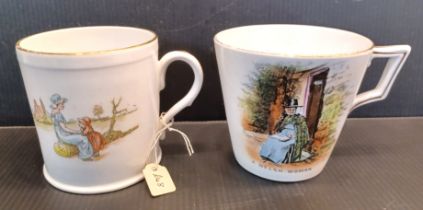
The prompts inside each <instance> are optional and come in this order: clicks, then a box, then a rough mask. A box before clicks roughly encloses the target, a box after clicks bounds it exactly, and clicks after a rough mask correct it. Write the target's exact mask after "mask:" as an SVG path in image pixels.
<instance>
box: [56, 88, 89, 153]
mask: <svg viewBox="0 0 423 210" xmlns="http://www.w3.org/2000/svg"><path fill="white" fill-rule="evenodd" d="M50 101H51V103H52V105H51V108H52V109H53V110H54V111H52V114H51V118H52V120H53V127H54V132H55V133H56V136H57V138H58V139H59V141H61V142H64V143H67V144H71V145H75V146H76V147H77V148H78V150H79V154H78V156H79V158H80V159H83V160H88V159H90V158H91V157H92V156H93V154H94V151H93V148H92V146H91V144H90V142H89V141H88V138H87V137H86V136H84V135H81V133H78V132H77V131H75V132H70V131H71V130H70V129H69V128H66V129H65V128H64V126H65V123H66V119H65V117H64V116H63V114H62V110H63V109H64V103H65V102H66V101H67V99H66V98H62V97H61V96H60V95H59V94H53V95H52V96H51V97H50Z"/></svg>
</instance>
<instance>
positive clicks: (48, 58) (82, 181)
mask: <svg viewBox="0 0 423 210" xmlns="http://www.w3.org/2000/svg"><path fill="white" fill-rule="evenodd" d="M16 53H17V57H18V60H19V65H20V68H21V73H22V76H23V80H24V83H25V88H26V93H27V96H28V100H29V103H30V106H31V110H32V113H33V117H34V122H35V126H36V129H37V133H38V137H39V140H40V146H41V151H42V155H43V159H44V171H43V172H44V176H45V178H46V179H47V181H48V182H49V183H50V184H52V185H53V186H55V187H57V188H59V189H61V190H64V191H68V192H73V193H83V194H90V193H103V192H109V191H114V190H118V189H121V188H124V187H127V186H129V185H132V184H134V183H136V182H138V181H140V180H141V179H143V174H142V169H143V168H144V166H145V165H146V164H148V163H152V162H159V161H160V158H161V150H160V147H159V146H156V147H155V145H154V142H155V136H156V133H157V131H158V130H159V129H160V128H161V127H162V123H168V122H169V121H170V120H171V119H172V118H173V117H174V116H175V115H176V114H177V113H178V112H179V111H181V110H182V109H183V108H185V107H187V106H189V105H191V103H192V102H193V101H194V99H195V98H196V97H197V95H198V93H199V91H200V89H201V85H202V82H203V72H202V69H201V66H200V63H199V62H198V61H197V59H195V58H194V57H193V56H192V55H190V54H188V53H186V52H181V51H174V52H170V53H168V54H166V55H164V56H163V57H162V58H161V59H160V60H159V59H158V38H157V35H156V34H155V33H153V32H151V31H149V30H145V29H139V28H132V27H119V26H92V27H79V28H68V29H59V30H54V31H48V32H43V33H40V34H36V35H32V36H29V37H26V38H24V39H22V40H20V41H18V43H17V44H16ZM176 60H181V61H184V62H186V63H187V64H189V65H190V66H191V68H192V70H193V72H194V75H195V78H194V83H193V85H192V87H191V89H190V90H189V92H188V94H187V95H186V96H185V97H184V98H182V99H181V100H180V101H179V102H177V103H176V104H175V105H174V106H173V107H172V108H171V109H170V110H169V111H168V112H167V113H166V114H165V115H164V116H162V118H160V113H159V112H160V111H159V92H160V90H162V89H163V88H164V87H165V82H164V81H165V80H164V79H165V73H166V69H167V67H168V65H169V64H170V63H171V62H173V61H176Z"/></svg>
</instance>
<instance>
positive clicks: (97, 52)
mask: <svg viewBox="0 0 423 210" xmlns="http://www.w3.org/2000/svg"><path fill="white" fill-rule="evenodd" d="M89 27H90V26H88V27H86V28H89ZM91 27H108V26H91ZM110 27H122V28H132V29H139V30H144V31H148V32H150V33H152V34H153V35H154V36H153V38H151V39H150V40H147V41H145V42H143V43H139V44H135V45H131V46H128V47H122V48H115V49H110V50H98V51H85V52H69V53H65V52H57V53H56V52H43V51H35V50H29V49H26V48H23V47H22V46H21V45H20V43H21V42H22V41H23V40H25V39H28V38H31V37H33V36H37V35H39V34H42V33H47V32H51V31H56V30H51V31H46V32H41V33H37V34H34V35H30V36H27V37H24V38H22V39H20V40H18V41H17V42H16V45H15V47H16V49H18V50H20V51H23V52H27V53H33V54H39V55H63V56H81V55H102V54H108V53H111V52H115V51H123V50H128V49H133V48H137V47H141V46H144V45H147V44H150V43H152V42H154V41H155V40H157V38H158V37H157V34H156V33H154V32H153V31H151V30H148V29H143V28H135V27H124V26H110ZM76 28H78V27H76ZM81 28H83V27H81ZM63 29H72V28H63ZM63 29H57V30H63Z"/></svg>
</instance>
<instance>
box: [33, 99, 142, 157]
mask: <svg viewBox="0 0 423 210" xmlns="http://www.w3.org/2000/svg"><path fill="white" fill-rule="evenodd" d="M68 101H69V100H68V99H67V98H65V97H63V96H61V95H60V94H57V93H55V94H53V95H51V97H50V103H51V104H50V109H51V112H50V113H47V111H46V109H45V107H44V103H42V100H41V99H40V101H39V102H37V101H36V100H34V109H33V113H34V114H33V115H34V121H35V123H36V125H37V126H38V127H40V128H46V129H49V128H50V126H51V127H52V128H53V132H54V134H55V136H56V138H57V142H55V143H54V146H53V149H54V151H55V152H56V154H58V155H60V156H62V157H73V156H78V157H79V159H81V160H98V159H100V158H101V154H100V153H101V150H103V149H104V148H105V147H106V146H107V145H108V144H109V143H111V142H113V141H116V140H118V139H120V138H123V137H125V136H126V135H129V134H130V133H132V132H133V131H134V130H136V129H137V128H138V127H139V125H135V126H133V127H131V128H129V129H127V130H125V131H122V130H116V129H115V124H116V123H117V122H118V121H121V120H124V119H123V118H124V116H126V115H129V114H131V113H133V112H135V111H137V108H136V107H135V106H134V108H132V109H131V110H129V109H128V108H120V106H121V102H122V98H118V99H115V98H113V99H112V100H111V105H112V110H111V116H105V117H101V115H102V114H103V113H104V109H103V107H102V106H101V105H94V107H93V110H92V111H93V115H94V116H95V117H88V116H82V117H79V118H78V119H70V120H67V119H66V118H65V116H64V114H63V110H64V109H65V104H66V103H68ZM96 127H97V128H96ZM103 127H107V130H106V131H103V132H101V131H100V130H99V128H103Z"/></svg>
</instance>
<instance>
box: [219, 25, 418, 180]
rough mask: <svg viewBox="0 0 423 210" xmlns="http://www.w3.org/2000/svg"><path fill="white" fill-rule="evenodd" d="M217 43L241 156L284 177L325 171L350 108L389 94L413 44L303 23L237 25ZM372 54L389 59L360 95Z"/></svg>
mask: <svg viewBox="0 0 423 210" xmlns="http://www.w3.org/2000/svg"><path fill="white" fill-rule="evenodd" d="M214 43H215V49H216V56H217V61H218V67H219V75H220V80H221V85H222V91H223V97H224V103H225V110H226V117H227V121H228V125H229V131H230V136H231V141H232V147H233V151H234V154H235V158H236V160H237V161H238V163H239V164H240V165H241V166H242V167H244V168H245V169H246V170H248V171H250V172H251V173H253V174H255V175H257V176H260V177H263V178H266V179H270V180H274V181H283V182H293V181H301V180H306V179H309V178H312V177H314V176H316V175H318V174H319V173H320V172H321V171H322V170H323V168H324V166H325V164H326V162H327V161H328V159H329V156H330V154H331V152H332V150H333V148H334V145H335V142H336V141H337V139H338V137H339V134H340V132H341V130H342V127H343V125H344V123H345V120H346V118H347V116H348V114H349V113H350V111H351V110H352V109H355V108H357V107H359V106H361V105H364V104H367V103H371V102H375V101H379V100H383V99H384V98H386V96H387V95H388V92H389V90H390V89H391V87H392V84H393V82H394V80H395V78H396V76H397V75H398V73H399V71H400V70H401V67H402V66H403V64H404V62H405V60H406V59H407V56H408V54H409V52H410V49H411V48H410V46H408V45H398V46H383V47H376V46H374V45H373V42H372V41H371V40H369V39H368V38H366V37H364V36H362V35H359V34H356V33H353V32H349V31H344V30H339V29H333V28H326V27H317V26H304V25H255V26H245V27H237V28H232V29H228V30H224V31H222V32H220V33H218V34H217V35H216V36H215V37H214ZM373 58H388V63H387V65H386V68H385V70H384V72H383V74H382V76H381V78H380V81H379V83H378V84H377V86H376V88H374V89H373V90H369V91H367V92H364V93H360V94H358V95H357V93H358V90H359V87H360V84H361V82H362V80H363V77H364V74H365V72H366V68H367V67H368V66H369V65H370V62H371V60H372V59H373Z"/></svg>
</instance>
